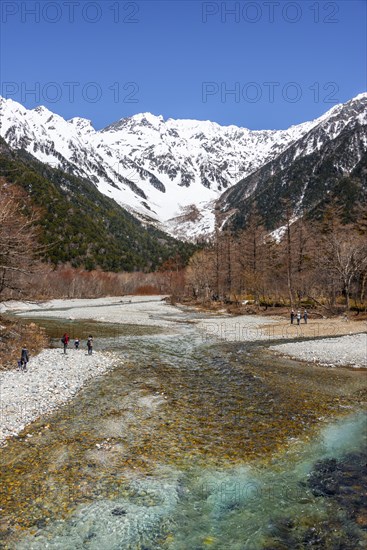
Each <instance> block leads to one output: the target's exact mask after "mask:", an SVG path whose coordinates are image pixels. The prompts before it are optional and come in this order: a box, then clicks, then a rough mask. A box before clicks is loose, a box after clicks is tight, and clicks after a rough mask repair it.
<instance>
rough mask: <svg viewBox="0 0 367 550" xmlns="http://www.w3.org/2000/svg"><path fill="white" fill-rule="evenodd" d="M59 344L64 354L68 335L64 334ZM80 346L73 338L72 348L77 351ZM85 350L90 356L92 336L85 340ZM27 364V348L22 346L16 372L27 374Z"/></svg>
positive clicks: (77, 339)
mask: <svg viewBox="0 0 367 550" xmlns="http://www.w3.org/2000/svg"><path fill="white" fill-rule="evenodd" d="M61 342H62V344H63V346H64V353H66V350H67V349H68V345H69V342H70V337H69V335H68V334H67V333H66V332H65V334H64V336H63V337H62V338H61ZM79 346H80V340H79V338H75V340H74V348H75V349H79ZM87 349H88V355H92V352H93V336H92V335H91V334H90V335H89V336H88V339H87ZM28 362H29V353H28V349H27V346H26V345H25V344H24V346H23V347H22V351H21V352H20V359H19V360H18V370H20V371H21V372H27V364H28Z"/></svg>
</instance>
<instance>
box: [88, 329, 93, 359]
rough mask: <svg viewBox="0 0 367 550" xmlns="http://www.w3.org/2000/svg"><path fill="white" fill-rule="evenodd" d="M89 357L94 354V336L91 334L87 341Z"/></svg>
mask: <svg viewBox="0 0 367 550" xmlns="http://www.w3.org/2000/svg"><path fill="white" fill-rule="evenodd" d="M87 348H88V355H92V352H93V336H92V335H91V334H90V335H89V336H88V340H87Z"/></svg>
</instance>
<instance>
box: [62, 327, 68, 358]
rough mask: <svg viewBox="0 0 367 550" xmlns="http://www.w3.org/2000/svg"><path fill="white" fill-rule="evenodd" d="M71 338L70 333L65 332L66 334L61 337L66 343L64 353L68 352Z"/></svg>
mask: <svg viewBox="0 0 367 550" xmlns="http://www.w3.org/2000/svg"><path fill="white" fill-rule="evenodd" d="M69 340H70V338H69V335H68V334H67V333H66V332H65V334H64V336H63V337H62V338H61V342H62V343H63V344H64V353H66V350H67V348H68V344H69Z"/></svg>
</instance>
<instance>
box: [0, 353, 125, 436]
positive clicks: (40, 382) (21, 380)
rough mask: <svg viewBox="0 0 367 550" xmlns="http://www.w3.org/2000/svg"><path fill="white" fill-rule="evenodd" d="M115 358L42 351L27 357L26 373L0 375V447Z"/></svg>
mask: <svg viewBox="0 0 367 550" xmlns="http://www.w3.org/2000/svg"><path fill="white" fill-rule="evenodd" d="M115 361H116V357H115V356H114V355H113V354H112V353H110V352H103V353H102V352H94V354H93V355H86V354H84V353H83V352H82V351H80V350H79V351H78V350H69V351H68V353H67V354H66V355H64V353H63V352H62V350H60V349H46V350H43V351H42V352H41V353H40V354H39V355H37V356H36V357H33V358H32V357H31V358H30V361H29V363H28V371H27V372H19V371H18V370H16V369H15V370H10V371H5V372H3V373H1V374H0V396H1V398H0V412H1V414H0V445H5V444H6V439H7V438H9V437H12V436H15V435H17V434H19V432H21V431H22V429H23V428H25V426H27V425H28V424H30V423H31V422H33V421H34V420H36V418H38V417H40V416H41V415H43V414H46V413H49V412H51V411H52V410H54V409H55V408H57V407H59V406H60V405H62V404H63V403H65V402H66V401H68V400H69V399H71V398H72V397H74V396H75V395H76V394H77V392H78V391H79V390H80V389H81V388H82V387H83V385H84V384H85V383H86V382H87V381H88V380H90V379H91V378H94V377H95V376H98V375H101V374H103V373H105V372H106V371H107V370H109V369H111V368H112V367H113V366H114V364H115Z"/></svg>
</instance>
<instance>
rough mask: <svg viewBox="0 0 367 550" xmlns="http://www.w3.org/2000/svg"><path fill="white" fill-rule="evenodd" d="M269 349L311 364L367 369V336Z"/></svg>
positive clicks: (353, 336)
mask: <svg viewBox="0 0 367 550" xmlns="http://www.w3.org/2000/svg"><path fill="white" fill-rule="evenodd" d="M269 349H270V350H272V351H275V352H276V353H278V354H281V355H287V356H289V357H293V358H294V359H297V360H300V361H307V362H309V363H319V364H320V365H323V366H326V367H338V366H350V367H354V368H359V369H361V368H367V334H352V335H349V336H341V337H340V338H323V339H320V340H312V341H311V342H309V341H307V342H291V343H287V344H280V345H276V346H271V347H270V348H269Z"/></svg>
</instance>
